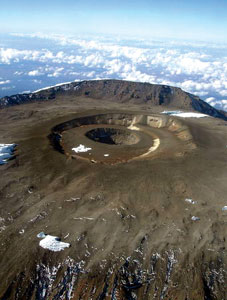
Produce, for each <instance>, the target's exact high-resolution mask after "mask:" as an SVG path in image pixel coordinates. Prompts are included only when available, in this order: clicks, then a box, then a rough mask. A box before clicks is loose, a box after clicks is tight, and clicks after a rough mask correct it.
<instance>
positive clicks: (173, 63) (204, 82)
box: [0, 33, 227, 105]
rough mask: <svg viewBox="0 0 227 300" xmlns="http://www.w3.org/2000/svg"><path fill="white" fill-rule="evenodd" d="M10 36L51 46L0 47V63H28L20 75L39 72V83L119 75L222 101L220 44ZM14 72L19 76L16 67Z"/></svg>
mask: <svg viewBox="0 0 227 300" xmlns="http://www.w3.org/2000/svg"><path fill="white" fill-rule="evenodd" d="M16 35H17V36H18V37H19V36H20V37H21V38H22V39H23V38H24V37H26V38H29V37H30V38H31V43H32V38H39V39H40V43H39V44H40V45H42V40H48V41H50V42H51V48H50V49H44V48H41V47H40V49H37V50H34V49H33V50H31V49H24V50H18V49H12V48H0V63H2V64H5V65H7V64H12V63H15V62H16V63H17V64H20V63H21V64H23V63H26V62H29V65H30V66H31V67H32V68H34V69H31V70H30V71H29V70H28V71H27V73H26V74H27V75H28V76H33V77H35V76H40V75H43V76H44V79H43V80H42V83H43V84H44V82H45V78H46V80H48V78H49V80H57V79H58V80H63V81H68V80H71V79H72V76H75V77H76V78H77V79H86V78H87V79H91V78H96V79H97V78H116V79H117V78H119V79H125V80H132V81H146V82H150V83H158V84H166V85H173V86H178V87H180V88H182V89H183V90H185V91H187V92H189V93H194V94H196V95H199V96H200V97H205V98H207V99H209V98H211V97H213V98H214V99H213V100H215V101H216V102H218V101H219V100H222V101H225V100H223V98H225V97H227V57H226V50H227V49H226V48H227V46H225V45H221V47H220V45H215V44H213V45H211V44H209V45H206V44H201V43H200V44H196V43H191V44H190V43H185V42H176V41H168V42H167V41H154V40H152V41H142V40H141V41H134V40H130V41H123V40H118V39H113V38H109V39H104V38H103V39H102V38H93V39H91V38H89V39H88V38H86V37H84V38H78V37H72V36H71V37H70V36H68V37H67V36H62V35H57V34H55V35H45V34H42V33H36V34H30V35H24V34H16ZM45 45H46V43H45ZM33 64H34V65H33ZM37 65H38V66H39V67H38V68H37ZM14 74H15V75H18V76H24V74H23V73H21V69H20V70H18V71H16V72H15V73H14ZM73 79H75V78H73ZM58 82H59V81H56V83H58ZM54 83H55V82H51V84H54ZM24 88H26V87H24ZM29 88H30V87H29ZM216 102H215V103H216ZM211 103H214V102H213V101H211ZM222 103H224V102H222ZM215 105H217V104H215Z"/></svg>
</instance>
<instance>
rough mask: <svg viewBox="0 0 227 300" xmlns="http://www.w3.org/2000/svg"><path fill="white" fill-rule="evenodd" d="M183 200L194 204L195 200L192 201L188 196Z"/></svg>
mask: <svg viewBox="0 0 227 300" xmlns="http://www.w3.org/2000/svg"><path fill="white" fill-rule="evenodd" d="M185 201H186V202H188V203H191V204H195V203H196V201H193V200H192V199H190V198H186V199H185Z"/></svg>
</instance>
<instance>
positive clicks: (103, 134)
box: [85, 128, 140, 145]
mask: <svg viewBox="0 0 227 300" xmlns="http://www.w3.org/2000/svg"><path fill="white" fill-rule="evenodd" d="M85 136H86V137H88V138H89V139H91V140H93V141H95V142H99V143H104V144H109V145H134V144H137V143H138V142H139V140H140V138H139V137H138V136H137V135H136V134H134V133H132V132H128V131H126V130H123V129H117V128H95V129H92V130H90V131H88V132H86V134H85Z"/></svg>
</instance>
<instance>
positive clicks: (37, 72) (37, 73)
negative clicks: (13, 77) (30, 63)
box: [28, 70, 43, 76]
mask: <svg viewBox="0 0 227 300" xmlns="http://www.w3.org/2000/svg"><path fill="white" fill-rule="evenodd" d="M41 75H43V73H42V72H40V70H33V71H30V72H28V76H41Z"/></svg>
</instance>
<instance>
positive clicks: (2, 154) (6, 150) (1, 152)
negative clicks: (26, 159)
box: [0, 144, 16, 165]
mask: <svg viewBox="0 0 227 300" xmlns="http://www.w3.org/2000/svg"><path fill="white" fill-rule="evenodd" d="M15 147H16V144H0V165H4V164H6V163H7V161H8V160H9V159H10V158H12V157H13V151H14V149H15Z"/></svg>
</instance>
